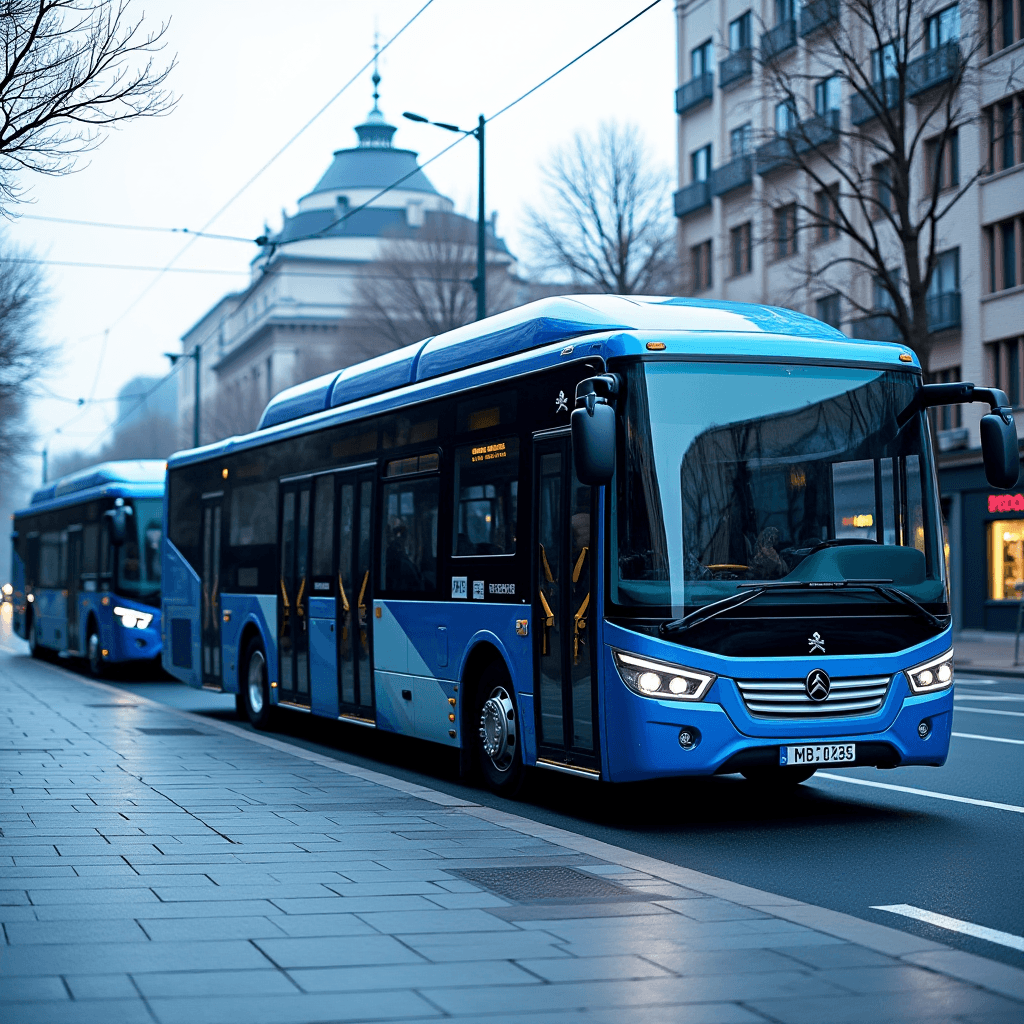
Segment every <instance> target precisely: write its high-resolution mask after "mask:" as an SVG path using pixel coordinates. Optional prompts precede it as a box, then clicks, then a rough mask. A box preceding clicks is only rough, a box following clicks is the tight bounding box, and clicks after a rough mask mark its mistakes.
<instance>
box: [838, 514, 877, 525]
mask: <svg viewBox="0 0 1024 1024" xmlns="http://www.w3.org/2000/svg"><path fill="white" fill-rule="evenodd" d="M874 525H875V517H874V516H873V515H871V514H870V513H865V514H864V515H862V516H843V526H874Z"/></svg>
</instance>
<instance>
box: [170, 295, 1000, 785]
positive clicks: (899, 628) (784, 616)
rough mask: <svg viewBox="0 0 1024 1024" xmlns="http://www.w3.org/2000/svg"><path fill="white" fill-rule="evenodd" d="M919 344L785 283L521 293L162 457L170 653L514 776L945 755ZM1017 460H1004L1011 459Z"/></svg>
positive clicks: (788, 778)
mask: <svg viewBox="0 0 1024 1024" xmlns="http://www.w3.org/2000/svg"><path fill="white" fill-rule="evenodd" d="M972 400H973V401H986V402H988V403H989V404H990V405H991V406H992V408H993V410H994V411H993V412H991V413H989V414H988V415H987V416H986V417H985V418H984V420H983V423H982V435H983V440H984V446H985V452H986V458H987V464H988V466H989V473H990V478H991V479H993V481H994V482H996V483H997V484H998V485H999V486H1006V487H1008V486H1011V485H1012V483H1013V482H1015V481H1016V478H1017V468H1018V466H1017V442H1016V433H1015V428H1014V425H1013V419H1012V417H1011V416H1010V414H1009V412H1008V410H1007V409H1006V406H1007V405H1008V402H1007V401H1006V398H1005V396H1003V395H1002V394H1001V393H1000V392H997V391H994V390H986V389H983V388H975V387H974V385H972V384H944V385H923V383H922V373H921V367H920V365H919V363H918V361H917V359H916V357H915V356H914V354H913V353H912V352H911V351H910V350H909V349H907V348H904V347H902V346H901V345H895V344H883V343H876V342H868V341H856V340H851V339H849V338H847V337H845V336H844V335H843V334H842V333H840V332H839V331H837V330H834V329H833V328H831V327H828V326H826V325H825V324H822V323H819V322H818V321H816V320H813V319H811V318H809V317H807V316H803V315H801V314H799V313H794V312H791V311H788V310H783V309H774V308H767V307H760V306H746V305H738V304H730V303H723V302H700V301H694V300H689V299H675V298H669V299H664V298H637V297H634V296H631V297H628V298H625V297H618V296H607V295H605V296H596V295H588V296H576V297H563V298H551V299H544V300H542V301H539V302H536V303H532V304H530V305H528V306H525V307H522V308H520V309H516V310H512V311H510V312H507V313H502V314H500V315H498V316H494V317H491V318H489V319H486V320H482V321H480V322H478V323H474V324H472V325H470V326H468V327H463V328H460V329H458V330H454V331H451V332H449V333H447V334H443V335H440V336H437V337H434V338H429V339H427V340H426V341H423V342H420V343H417V344H414V345H410V346H408V347H406V348H403V349H399V350H397V351H394V352H391V353H388V354H386V355H382V356H379V357H377V358H374V359H370V360H368V361H366V362H363V363H359V364H357V365H354V366H350V367H348V368H347V369H344V370H342V371H340V372H337V373H331V374H328V375H326V376H324V377H320V378H318V379H316V380H313V381H310V382H308V383H306V384H302V385H299V386H297V387H294V388H291V389H290V390H287V391H284V392H282V393H281V394H280V395H278V396H277V397H276V398H274V399H273V400H272V401H271V402H270V404H269V405H268V406H267V408H266V410H265V411H264V413H263V416H262V419H261V421H260V424H259V427H258V429H257V430H255V431H254V432H253V433H251V434H249V435H247V436H244V437H234V438H231V439H229V440H226V441H223V442H220V443H218V444H214V445H209V446H207V447H204V448H199V449H196V450H194V451H186V452H180V453H178V454H176V455H174V456H172V457H171V459H170V460H169V462H168V472H167V522H166V524H165V530H166V536H167V542H166V544H165V546H164V560H165V564H164V571H163V580H164V592H163V613H164V617H163V622H164V628H165V630H166V631H167V636H166V637H165V643H164V648H163V651H164V653H163V658H164V666H165V668H166V669H167V670H168V671H169V672H170V673H172V674H173V675H175V676H177V677H178V678H179V679H181V680H183V681H184V682H186V683H188V684H190V685H191V686H195V687H208V688H212V689H216V690H222V691H224V692H226V693H233V694H235V695H236V701H237V707H238V711H239V714H240V715H245V716H247V717H248V718H249V719H250V720H251V721H252V723H253V724H254V725H255V726H257V727H265V726H266V725H268V724H269V722H270V721H271V719H272V717H273V716H275V715H279V714H282V713H284V711H285V710H288V711H294V712H297V713H311V714H314V715H320V716H325V717H328V718H331V719H335V720H338V721H340V722H345V723H349V724H351V725H354V726H357V727H364V728H369V729H378V730H385V731H388V732H392V733H400V734H405V735H408V736H415V737H419V738H421V739H425V740H430V741H433V742H435V743H439V744H443V745H446V746H450V747H455V748H458V750H459V751H460V763H461V766H462V768H463V769H464V770H465V771H467V772H469V771H473V770H475V769H479V770H480V771H481V772H482V774H483V776H484V779H485V781H486V782H487V784H488V785H490V786H491V787H492V788H493V789H495V790H497V791H499V792H513V791H515V789H516V788H517V787H518V785H519V784H520V781H521V779H522V777H523V774H524V771H525V769H526V768H527V767H530V766H533V767H536V768H541V769H549V770H553V771H558V772H565V773H568V774H570V775H574V776H578V777H582V778H587V779H601V780H609V781H622V780H637V779H650V778H655V777H659V776H684V775H707V774H713V773H736V772H740V773H742V774H744V775H746V776H747V777H749V778H751V779H755V780H758V781H759V782H760V783H762V784H769V785H771V784H776V783H780V784H788V783H793V782H799V781H802V780H803V779H806V778H808V777H810V775H811V774H812V773H813V772H814V771H815V769H816V768H817V767H818V766H819V765H822V764H846V765H874V766H877V767H880V768H892V767H895V766H897V765H941V764H942V763H943V762H944V761H945V758H946V754H947V750H948V746H949V737H950V727H951V717H952V709H953V692H952V683H953V662H952V657H953V652H952V648H951V632H950V614H949V603H948V602H949V595H948V587H947V579H946V566H945V559H944V554H943V543H942V529H941V523H940V511H939V501H938V492H937V485H936V476H935V467H934V462H933V456H932V448H931V442H930V439H929V431H928V426H927V418H926V416H925V410H926V409H927V407H928V406H930V405H936V404H939V405H948V404H951V403H954V402H962V401H972ZM1011 476H1012V480H1011Z"/></svg>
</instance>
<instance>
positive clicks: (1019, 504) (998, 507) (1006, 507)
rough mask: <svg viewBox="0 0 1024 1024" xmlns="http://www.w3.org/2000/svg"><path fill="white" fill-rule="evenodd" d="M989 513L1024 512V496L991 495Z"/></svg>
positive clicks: (989, 497)
mask: <svg viewBox="0 0 1024 1024" xmlns="http://www.w3.org/2000/svg"><path fill="white" fill-rule="evenodd" d="M988 510H989V512H1024V494H990V495H989V496H988Z"/></svg>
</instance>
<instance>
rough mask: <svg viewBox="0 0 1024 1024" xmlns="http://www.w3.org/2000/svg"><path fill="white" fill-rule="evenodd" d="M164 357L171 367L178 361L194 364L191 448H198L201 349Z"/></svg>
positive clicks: (173, 353) (167, 353)
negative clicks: (194, 380) (193, 362)
mask: <svg viewBox="0 0 1024 1024" xmlns="http://www.w3.org/2000/svg"><path fill="white" fill-rule="evenodd" d="M164 355H165V356H166V357H167V358H168V359H170V361H171V366H174V365H176V364H177V362H178V360H179V359H192V360H195V364H196V397H195V407H194V411H193V413H192V447H193V448H198V447H199V384H200V382H199V367H200V365H201V358H200V357H201V356H202V349H201V348H200V347H199V345H198V344H196V346H195V348H193V349H192V351H191V352H165V353H164Z"/></svg>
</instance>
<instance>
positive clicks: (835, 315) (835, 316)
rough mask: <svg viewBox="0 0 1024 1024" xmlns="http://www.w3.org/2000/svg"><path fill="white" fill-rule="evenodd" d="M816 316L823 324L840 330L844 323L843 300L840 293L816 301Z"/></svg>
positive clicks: (824, 296)
mask: <svg viewBox="0 0 1024 1024" xmlns="http://www.w3.org/2000/svg"><path fill="white" fill-rule="evenodd" d="M814 315H815V316H816V317H817V318H818V319H819V320H820V321H821V322H822V323H823V324H829V325H830V326H832V327H836V328H838V327H839V326H840V324H841V323H842V298H841V296H840V295H839V292H833V293H832V294H831V295H823V296H822V297H821V298H820V299H817V300H815V303H814Z"/></svg>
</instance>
